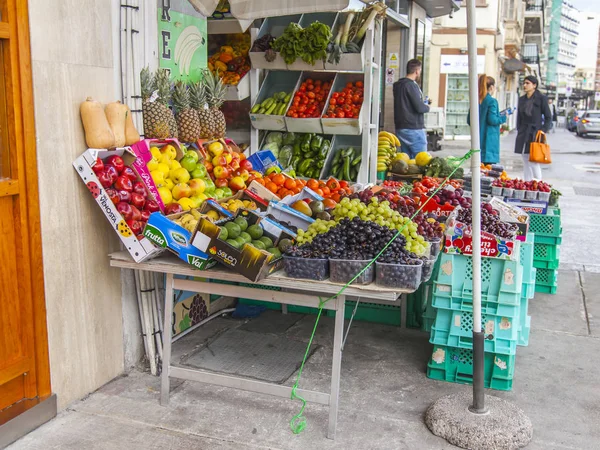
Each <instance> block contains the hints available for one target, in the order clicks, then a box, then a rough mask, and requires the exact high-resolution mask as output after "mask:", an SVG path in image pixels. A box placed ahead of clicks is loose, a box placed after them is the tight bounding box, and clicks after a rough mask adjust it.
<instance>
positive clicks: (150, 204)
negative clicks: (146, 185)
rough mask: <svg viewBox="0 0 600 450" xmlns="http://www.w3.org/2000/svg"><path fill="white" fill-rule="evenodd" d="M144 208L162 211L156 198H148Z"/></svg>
mask: <svg viewBox="0 0 600 450" xmlns="http://www.w3.org/2000/svg"><path fill="white" fill-rule="evenodd" d="M144 208H145V209H146V211H150V212H151V213H153V212H158V211H160V206H158V203H157V202H156V201H155V200H148V201H147V202H146V206H145V207H144Z"/></svg>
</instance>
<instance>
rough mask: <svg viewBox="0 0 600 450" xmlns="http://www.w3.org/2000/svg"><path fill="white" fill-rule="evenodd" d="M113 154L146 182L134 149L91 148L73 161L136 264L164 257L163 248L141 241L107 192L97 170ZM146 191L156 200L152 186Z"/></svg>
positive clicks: (139, 178) (149, 196)
mask: <svg viewBox="0 0 600 450" xmlns="http://www.w3.org/2000/svg"><path fill="white" fill-rule="evenodd" d="M112 155H118V156H121V157H122V158H123V160H124V162H125V165H127V166H129V167H131V168H132V169H133V170H134V172H136V174H137V176H138V180H139V181H142V182H143V181H144V178H143V176H142V173H140V172H139V171H138V166H137V165H136V164H134V163H135V161H136V156H135V155H134V153H133V151H132V150H131V148H130V147H125V148H118V149H116V150H110V151H109V150H98V149H88V150H87V151H86V152H85V153H83V154H82V155H81V156H79V158H77V159H76V160H75V161H74V162H73V166H74V167H75V170H77V173H78V174H79V176H80V177H81V179H82V180H83V182H84V183H85V185H86V186H87V188H88V190H89V191H90V193H91V194H92V196H93V197H94V199H95V200H96V203H98V205H99V206H100V208H101V209H102V212H104V215H105V216H106V218H107V220H108V221H109V222H110V224H111V226H112V227H113V229H114V230H115V232H116V233H117V234H118V235H119V238H120V239H121V242H123V245H124V246H125V248H126V249H127V251H128V252H129V254H130V255H131V257H132V258H133V259H134V260H135V262H141V261H145V260H148V259H150V258H153V257H155V256H157V255H158V254H160V253H161V252H162V249H160V248H157V247H155V246H154V245H153V244H152V242H150V241H149V240H148V239H147V238H142V239H138V238H137V237H136V236H135V235H134V233H133V232H132V231H131V229H130V228H129V226H128V225H127V223H126V221H125V219H124V218H123V216H122V215H121V214H120V213H119V211H118V210H117V207H116V205H115V204H114V203H113V202H112V201H111V199H110V197H109V196H108V194H107V193H106V190H105V188H104V187H103V186H102V184H101V183H100V181H99V180H98V177H97V176H96V173H95V172H94V170H93V167H94V166H95V165H96V161H97V159H98V158H100V159H102V160H104V159H105V158H108V157H109V156H112ZM144 184H145V183H144ZM146 188H147V196H148V198H149V199H152V200H156V198H155V197H154V196H153V193H152V191H151V190H150V189H149V187H148V185H146ZM157 202H158V201H157Z"/></svg>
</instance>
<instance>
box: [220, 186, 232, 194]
mask: <svg viewBox="0 0 600 450" xmlns="http://www.w3.org/2000/svg"><path fill="white" fill-rule="evenodd" d="M221 189H223V194H224V195H225V197H231V196H232V195H233V191H232V190H231V189H229V188H228V187H227V186H226V187H222V188H221Z"/></svg>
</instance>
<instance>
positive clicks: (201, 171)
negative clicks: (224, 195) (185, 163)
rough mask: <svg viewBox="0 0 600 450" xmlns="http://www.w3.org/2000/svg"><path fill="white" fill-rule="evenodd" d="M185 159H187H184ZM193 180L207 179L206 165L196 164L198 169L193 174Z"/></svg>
mask: <svg viewBox="0 0 600 450" xmlns="http://www.w3.org/2000/svg"><path fill="white" fill-rule="evenodd" d="M184 159H185V158H184ZM191 174H192V178H207V177H208V172H207V171H206V167H204V164H196V168H195V169H194V170H193V171H192V172H191Z"/></svg>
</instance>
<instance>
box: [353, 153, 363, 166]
mask: <svg viewBox="0 0 600 450" xmlns="http://www.w3.org/2000/svg"><path fill="white" fill-rule="evenodd" d="M361 161H362V155H358V156H357V157H356V158H354V159H353V160H352V166H353V167H354V166H357V165H358V164H360V162H361Z"/></svg>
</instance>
